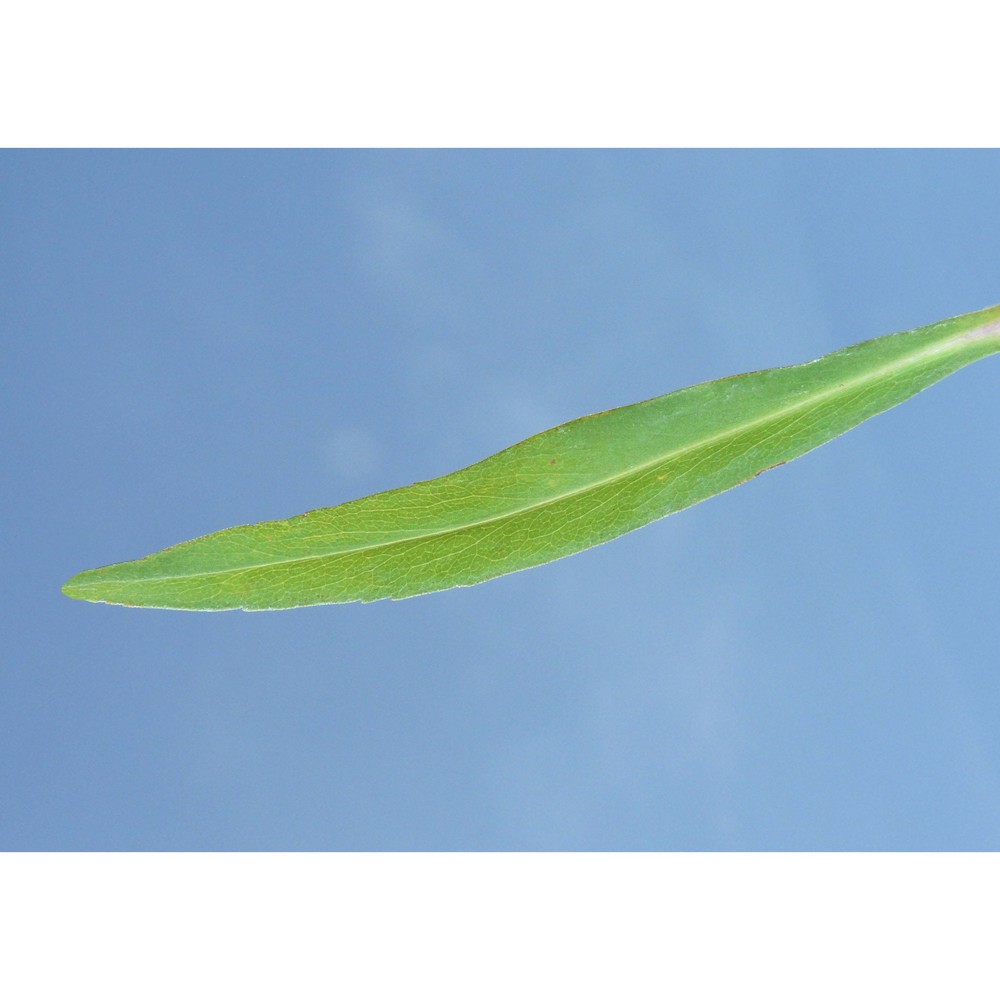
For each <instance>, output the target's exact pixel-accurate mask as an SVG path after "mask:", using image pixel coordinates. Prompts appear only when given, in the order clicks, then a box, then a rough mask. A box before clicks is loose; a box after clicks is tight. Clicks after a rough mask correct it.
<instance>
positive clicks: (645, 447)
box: [63, 306, 1000, 610]
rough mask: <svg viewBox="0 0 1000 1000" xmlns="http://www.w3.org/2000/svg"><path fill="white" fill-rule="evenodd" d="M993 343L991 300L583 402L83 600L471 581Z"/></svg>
mask: <svg viewBox="0 0 1000 1000" xmlns="http://www.w3.org/2000/svg"><path fill="white" fill-rule="evenodd" d="M998 351H1000V306H995V307H993V308H991V309H986V310H981V311H980V312H977V313H969V314H966V315H964V316H959V317H955V318H953V319H949V320H945V321H943V322H941V323H935V324H931V325H930V326H926V327H920V328H918V329H916V330H910V331H905V332H903V333H898V334H890V335H888V336H885V337H879V338H876V339H874V340H869V341H866V342H864V343H861V344H856V345H853V346H852V347H848V348H844V349H842V350H840V351H835V352H833V353H832V354H828V355H826V356H825V357H822V358H819V359H817V360H816V361H811V362H807V363H805V364H802V365H796V366H792V367H787V368H772V369H766V370H764V371H760V372H750V373H747V374H744V375H737V376H730V377H729V378H723V379H718V380H715V381H712V382H703V383H700V384H699V385H696V386H691V387H689V388H687V389H681V390H678V391H676V392H672V393H668V394H667V395H665V396H658V397H656V398H654V399H650V400H645V401H644V402H641V403H635V404H632V405H631V406H625V407H619V408H617V409H614V410H608V411H605V412H603V413H598V414H594V415H592V416H589V417H582V418H580V419H578V420H574V421H571V422H570V423H567V424H562V425H560V426H558V427H555V428H552V429H551V430H548V431H545V432H543V433H541V434H538V435H535V436H534V437H531V438H528V439H527V440H526V441H522V442H520V443H519V444H517V445H514V446H512V447H510V448H507V449H505V450H504V451H501V452H498V453H497V454H495V455H493V456H490V457H489V458H487V459H484V460H483V461H481V462H478V463H476V464H475V465H472V466H469V467H468V468H465V469H461V470H459V471H458V472H454V473H451V474H449V475H447V476H442V477H440V478H438V479H433V480H429V481H426V482H422V483H416V484H414V485H412V486H408V487H403V488H401V489H397V490H390V491H388V492H385V493H378V494H374V495H373V496H370V497H364V498H361V499H359V500H354V501H350V502H349V503H346V504H341V505H340V506H338V507H328V508H322V509H319V510H315V511H311V512H310V513H308V514H302V515H299V516H298V517H295V518H290V519H288V520H283V521H266V522H261V523H259V524H254V525H243V526H240V527H236V528H229V529H226V530H224V531H220V532H215V533H214V534H211V535H206V536H203V537H202V538H198V539H194V540H192V541H189V542H184V543H181V544H180V545H177V546H173V547H171V548H169V549H164V550H163V551H161V552H158V553H154V554H153V555H151V556H147V557H145V558H144V559H139V560H134V561H131V562H126V563H118V564H115V565H112V566H107V567H103V568H101V569H96V570H88V571H86V572H84V573H80V574H77V576H75V577H73V578H72V579H71V580H70V581H68V582H67V583H66V584H65V585H64V588H63V590H64V592H65V593H66V594H67V595H68V596H71V597H76V598H80V599H83V600H90V601H101V602H107V603H119V604H130V605H136V606H146V607H168V608H179V609H185V610H228V609H234V608H244V609H248V610H265V609H278V608H288V607H298V606H302V605H308V604H325V603H342V602H346V601H355V600H360V601H370V600H379V599H382V598H387V597H391V598H403V597H411V596H416V595H418V594H423V593H430V592H433V591H436V590H443V589H448V588H450V587H455V586H469V585H472V584H475V583H479V582H483V581H484V580H488V579H492V578H494V577H497V576H501V575H504V574H506V573H511V572H515V571H517V570H520V569H526V568H528V567H530V566H535V565H540V564H542V563H545V562H549V561H552V560H554V559H558V558H562V557H563V556H566V555H570V554H573V553H575V552H578V551H581V550H583V549H585V548H589V547H592V546H593V545H598V544H601V543H603V542H606V541H609V540H611V539H612V538H615V537H618V536H619V535H622V534H625V533H626V532H628V531H632V530H634V529H635V528H638V527H641V526H643V525H645V524H648V523H650V522H651V521H653V520H657V519H659V518H661V517H664V516H666V515H667V514H671V513H675V512H677V511H679V510H683V509H684V508H686V507H689V506H691V505H692V504H695V503H698V502H700V501H701V500H704V499H707V498H708V497H710V496H714V495H716V494H718V493H721V492H723V491H725V490H728V489H731V488H733V487H734V486H737V485H739V484H740V483H742V482H745V481H746V480H747V479H750V478H753V477H754V476H756V475H759V474H760V473H761V472H763V471H766V470H767V469H769V468H772V467H774V466H776V465H781V464H784V463H785V462H787V461H790V460H791V459H793V458H797V457H799V456H800V455H802V454H805V453H806V452H808V451H811V450H813V449H814V448H816V447H818V446H819V445H821V444H824V443H825V442H827V441H829V440H832V439H833V438H834V437H837V436H839V435H840V434H843V433H845V432H846V431H847V430H849V429H850V428H851V427H854V426H856V425H857V424H859V423H861V422H863V421H864V420H867V419H869V418H870V417H871V416H874V415H876V414H877V413H880V412H883V411H884V410H886V409H889V408H891V407H893V406H895V405H897V404H898V403H900V402H902V401H904V400H905V399H907V398H909V397H910V396H912V395H915V394H916V393H917V392H920V391H922V390H923V389H925V388H927V387H928V386H930V385H932V384H934V382H937V381H939V380H940V379H941V378H944V377H945V376H947V375H949V374H952V373H953V372H955V371H957V370H958V369H960V368H962V367H964V366H965V365H967V364H970V363H971V362H973V361H975V360H979V359H980V358H982V357H986V356H987V355H989V354H993V353H996V352H998Z"/></svg>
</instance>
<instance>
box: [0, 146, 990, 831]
mask: <svg viewBox="0 0 1000 1000" xmlns="http://www.w3.org/2000/svg"><path fill="white" fill-rule="evenodd" d="M997 218H1000V155H998V154H997V153H994V152H917V153H914V152H822V151H819V152H791V153H787V152H780V151H774V152H771V151H765V152H587V151H568V152H532V151H527V152H509V151H505V152H435V151H417V152H407V151H400V152H337V151H330V152H197V151H192V152H46V151H40V152H11V151H6V152H0V334H2V337H3V349H4V358H5V364H4V366H3V370H2V374H0V378H2V380H3V393H2V399H0V405H2V407H3V418H4V426H5V427H6V429H7V430H6V434H5V435H4V439H3V449H4V456H3V459H4V468H5V476H4V489H3V494H4V509H5V513H6V522H7V528H6V531H5V532H4V537H5V541H4V551H5V557H4V567H5V570H6V572H5V573H4V583H3V589H4V593H3V602H2V605H0V622H2V624H3V630H4V634H5V636H6V637H7V642H6V646H7V650H8V653H7V656H6V657H5V658H4V659H5V663H4V666H3V669H2V671H0V685H2V687H0V760H2V761H3V763H2V765H0V848H4V849H21V850H26V849H35V850H48V849H76V850H138V849H145V850H194V849H200V850H236V849H248V850H299V849H314V850H385V849H393V850H396V849H412V850H473V849H482V850H497V849H507V850H524V849H532V850H578V849H595V850H633V849H647V850H678V849H683V850H720V849H726V850H729V849H735V850H818V849H823V850H844V849H866V850H910V849H939V850H945V849H950V850H964V849H974V848H976V849H996V848H998V847H1000V842H998V841H1000V836H998V833H997V831H998V830H1000V676H998V674H1000V671H998V670H997V667H998V662H1000V616H998V615H997V606H998V594H1000V589H998V583H997V576H996V566H997V551H998V540H1000V525H998V521H997V517H996V511H997V484H998V469H1000V439H998V436H997V433H996V418H995V417H996V413H997V400H998V398H1000V397H998V385H1000V364H998V363H997V361H996V359H988V360H987V361H984V362H982V363H980V364H977V365H975V366H973V367H971V368H969V369H966V370H964V371H962V372H960V373H958V374H957V375H955V376H953V377H952V378H950V379H948V380H946V381H945V382H943V383H941V384H940V385H938V386H935V387H933V388H932V389H930V390H929V391H928V392H926V393H923V394H922V395H920V396H919V397H917V398H915V399H913V400H911V401H909V402H908V403H906V404H904V405H903V406H901V407H899V408H897V409H896V410H893V411H890V412H889V413H887V414H885V415H882V416H880V417H877V418H876V419H874V420H872V421H870V422H869V423H868V424H865V425H863V426H862V427H860V428H858V429H856V430H854V431H852V432H851V433H850V434H848V435H846V436H845V437H843V438H840V439H838V440H837V441H835V442H832V443H831V444H829V445H826V446H824V447H823V448H821V449H820V450H818V451H816V452H814V453H812V454H810V455H808V456H805V457H804V458H802V459H799V460H797V461H796V462H794V463H791V464H789V465H787V466H785V467H783V468H781V469H777V470H774V471H773V472H771V473H769V474H767V475H765V476H761V477H759V478H757V479H755V480H753V481H752V482H750V483H748V484H746V485H744V486H742V487H740V488H739V489H737V490H734V491H731V492H729V493H727V494H724V495H723V496H720V497H717V498H714V499H712V500H710V501H708V502H706V503H704V504H701V505H699V506H697V507H695V508H692V509H690V510H688V511H685V512H683V513H681V514H678V515H675V516H673V517H670V518H667V519H666V520H664V521H661V522H657V523H656V524H653V525H651V526H649V527H647V528H644V529H642V530H640V531H638V532H635V533H633V534H631V535H628V536H626V537H624V538H622V539H619V540H617V541H615V542H613V543H611V544H608V545H605V546H602V547H600V548H597V549H593V550H590V551H588V552H585V553H582V554H580V555H578V556H574V557H572V558H570V559H567V560H562V561H560V562H556V563H552V564H549V565H547V566H544V567H540V568H537V569H534V570H530V571H528V572H524V573H519V574H515V575H512V576H508V577H504V578H502V579H499V580H495V581H492V582H489V583H486V584H483V585H480V586H479V587H475V588H469V589H463V590H456V591H451V592H446V593H441V594H436V595H429V596H426V597H421V598H416V599H413V600H409V601H404V602H399V603H393V602H380V603H376V604H372V605H366V606H359V605H341V606H329V607H319V608H306V609H300V610H295V611H289V612H280V613H262V614H244V613H226V614H211V615H208V614H186V613H179V612H166V611H150V610H136V609H127V608H116V607H106V606H102V605H88V604H85V603H82V602H76V601H71V600H69V599H67V598H66V597H64V596H63V595H62V594H61V592H60V589H59V588H60V586H61V584H62V583H63V581H64V580H65V579H66V578H68V577H69V576H71V575H72V574H73V573H75V572H77V571H79V570H82V569H86V568H90V567H92V566H96V565H101V564H105V563H109V562H116V561H120V560H123V559H130V558H134V557H137V556H141V555H145V554H147V553H149V552H152V551H154V550H157V549H159V548H162V547H164V546H166V545H169V544H172V543H174V542H178V541H182V540H185V539H187V538H191V537H194V536H196V535H200V534H204V533H206V532H209V531H212V530H216V529H219V528H224V527H228V526H230V525H233V524H239V523H246V522H251V521H256V520H262V519H265V518H274V517H284V516H290V515H293V514H297V513H301V512H303V511H305V510H309V509H312V508H315V507H318V506H327V505H330V504H334V503H338V502H341V501H344V500H349V499H352V498H354V497H357V496H361V495H365V494H368V493H372V492H375V491H377V490H382V489H388V488H391V487H395V486H401V485H405V484H407V483H410V482H413V481H415V480H418V479H427V478H430V477H432V476H435V475H439V474H443V473H446V472H450V471H452V470H454V469H456V468H459V467H462V466H465V465H468V464H470V463H471V462H473V461H475V460H477V459H479V458H482V457H485V456H486V455H488V454H490V453H492V452H494V451H497V450H499V449H500V448H502V447H505V446H506V445H509V444H512V443H514V442H515V441H517V440H520V439H521V438H524V437H526V436H528V435H530V434H533V433H535V432H537V431H540V430H543V429H545V428H547V427H550V426H552V425H554V424H557V423H560V422H563V421H565V420H569V419H572V418H574V417H578V416H582V415H583V414H585V413H590V412H594V411H597V410H603V409H607V408H609V407H612V406H617V405H622V404H626V403H631V402H636V401H638V400H640V399H644V398H648V397H650V396H654V395H658V394H660V393H663V392H667V391H669V390H671V389H675V388H680V387H682V386H685V385H689V384H692V383H694V382H698V381H701V380H704V379H709V378H715V377H720V376H724V375H731V374H735V373H737V372H741V371H748V370H753V369H758V368H763V367H768V366H771V365H779V364H792V363H796V362H800V361H805V360H809V359H811V358H814V357H817V356H819V355H821V354H823V353H826V352H827V351H830V350H833V349H836V348H838V347H842V346H845V345H847V344H850V343H853V342H856V341H859V340H863V339H867V338H869V337H872V336H877V335H879V334H883V333H889V332H892V331H895V330H901V329H906V328H908V327H912V326H916V325H920V324H923V323H928V322H932V321H934V320H937V319H942V318H944V317H946V316H950V315H954V314H957V313H962V312H967V311H970V310H973V309H978V308H981V307H984V306H987V305H991V304H994V303H996V302H998V301H1000V280H998V277H997V276H998V274H1000V268H998V261H1000V233H998V231H997V226H996V220H997Z"/></svg>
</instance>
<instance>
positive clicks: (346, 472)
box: [325, 427, 383, 483]
mask: <svg viewBox="0 0 1000 1000" xmlns="http://www.w3.org/2000/svg"><path fill="white" fill-rule="evenodd" d="M325 451H326V460H327V463H328V465H329V467H330V468H331V469H332V470H333V473H334V475H335V476H337V477H338V478H339V479H342V480H343V481H344V482H346V483H360V482H363V481H365V480H367V479H372V478H374V477H375V476H376V475H377V474H378V473H379V472H380V471H381V470H382V465H383V449H382V445H381V443H380V441H379V439H378V437H377V436H376V435H375V434H374V433H372V431H370V430H368V429H367V428H365V427H342V428H339V429H338V430H337V431H335V432H334V434H333V436H332V437H331V438H330V440H329V441H328V442H327V444H326V448H325Z"/></svg>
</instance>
